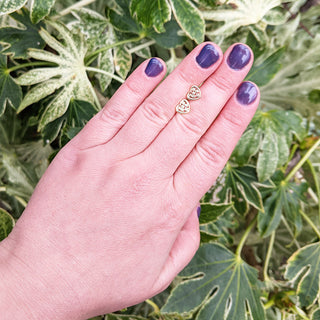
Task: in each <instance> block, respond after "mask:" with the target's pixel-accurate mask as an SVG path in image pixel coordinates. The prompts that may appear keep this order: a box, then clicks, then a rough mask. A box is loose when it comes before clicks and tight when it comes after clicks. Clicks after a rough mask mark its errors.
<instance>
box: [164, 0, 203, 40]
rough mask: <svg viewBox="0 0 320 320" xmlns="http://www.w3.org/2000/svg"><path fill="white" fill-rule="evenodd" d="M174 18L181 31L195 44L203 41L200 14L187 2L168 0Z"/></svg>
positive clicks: (185, 0) (183, 0)
mask: <svg viewBox="0 0 320 320" xmlns="http://www.w3.org/2000/svg"><path fill="white" fill-rule="evenodd" d="M169 1H170V3H171V6H172V10H173V13H174V16H175V18H176V20H177V22H178V24H179V25H180V27H181V28H182V30H183V31H185V33H186V34H187V35H188V36H189V37H190V38H191V39H193V40H195V41H196V42H197V43H201V42H202V41H203V40H204V32H205V22H204V19H203V17H202V13H201V12H200V11H199V10H198V9H197V8H196V7H195V6H194V5H193V4H192V2H191V1H189V0H169Z"/></svg>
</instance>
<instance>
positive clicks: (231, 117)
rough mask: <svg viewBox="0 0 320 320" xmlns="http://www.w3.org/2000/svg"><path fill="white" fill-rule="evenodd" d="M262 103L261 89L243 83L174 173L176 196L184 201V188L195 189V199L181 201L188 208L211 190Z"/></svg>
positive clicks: (189, 198) (193, 197)
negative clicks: (260, 100) (187, 186)
mask: <svg viewBox="0 0 320 320" xmlns="http://www.w3.org/2000/svg"><path fill="white" fill-rule="evenodd" d="M259 99H260V94H259V89H258V87H257V86H256V85H255V84H253V83H251V82H244V83H242V84H241V85H240V87H239V89H238V91H237V93H236V94H234V95H233V97H232V98H231V99H230V101H229V102H228V104H227V105H226V106H225V107H224V108H223V110H222V111H221V113H220V114H219V116H218V118H217V119H216V120H215V122H214V123H213V125H212V126H211V127H210V128H209V130H208V131H207V132H206V134H205V135H204V136H203V137H202V138H201V139H200V141H199V142H198V143H197V145H196V146H195V148H194V149H193V150H192V152H191V153H190V154H189V156H188V157H187V158H186V159H185V160H184V161H183V162H182V164H181V165H180V167H179V168H178V170H177V171H176V172H175V174H174V185H175V188H176V191H177V194H179V195H180V196H181V197H183V196H184V195H185V192H184V190H185V186H186V185H192V187H193V193H192V196H191V197H190V195H188V197H185V198H182V199H181V201H182V202H183V201H185V202H186V205H188V201H196V199H199V198H201V197H202V196H203V194H204V193H205V192H207V191H208V189H209V188H210V187H211V186H212V184H213V183H214V181H215V180H216V178H217V177H218V175H219V174H220V172H221V170H222V169H223V167H224V166H225V164H226V162H227V160H228V159H229V157H230V155H231V153H232V151H233V149H234V147H235V146H236V144H237V142H238V140H239V139H240V137H241V135H242V133H243V132H244V130H245V128H246V127H247V125H248V124H249V122H250V121H251V118H252V117H253V115H254V113H255V111H256V109H257V107H258V104H259ZM190 203H192V202H190Z"/></svg>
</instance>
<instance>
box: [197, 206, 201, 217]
mask: <svg viewBox="0 0 320 320" xmlns="http://www.w3.org/2000/svg"><path fill="white" fill-rule="evenodd" d="M200 213H201V207H200V206H199V207H198V208H197V215H198V218H200Z"/></svg>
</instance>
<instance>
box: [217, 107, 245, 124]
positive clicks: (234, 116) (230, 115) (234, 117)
mask: <svg viewBox="0 0 320 320" xmlns="http://www.w3.org/2000/svg"><path fill="white" fill-rule="evenodd" d="M220 116H221V117H222V119H223V121H224V120H225V121H224V122H226V123H227V125H228V126H231V127H233V128H242V127H244V125H245V121H244V119H243V117H242V116H241V114H239V113H235V112H231V110H226V109H225V110H223V112H221V114H220Z"/></svg>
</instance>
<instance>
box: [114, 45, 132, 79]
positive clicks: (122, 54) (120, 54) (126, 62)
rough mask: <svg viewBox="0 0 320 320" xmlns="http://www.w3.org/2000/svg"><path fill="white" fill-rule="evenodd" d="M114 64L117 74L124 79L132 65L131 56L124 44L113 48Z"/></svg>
mask: <svg viewBox="0 0 320 320" xmlns="http://www.w3.org/2000/svg"><path fill="white" fill-rule="evenodd" d="M114 65H115V70H116V72H117V74H118V75H119V76H120V77H121V78H122V79H125V78H126V77H127V74H128V72H129V71H130V69H131V65H132V56H131V53H130V52H129V50H128V49H127V47H126V46H119V47H116V48H114Z"/></svg>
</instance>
